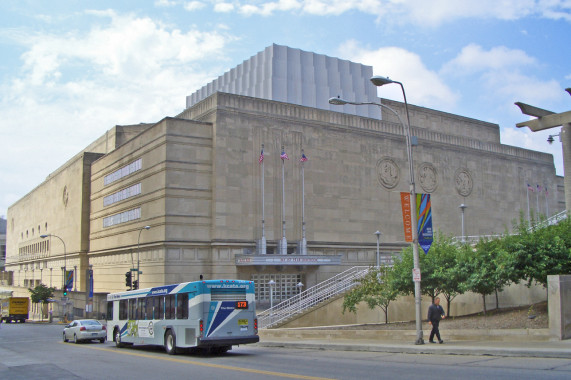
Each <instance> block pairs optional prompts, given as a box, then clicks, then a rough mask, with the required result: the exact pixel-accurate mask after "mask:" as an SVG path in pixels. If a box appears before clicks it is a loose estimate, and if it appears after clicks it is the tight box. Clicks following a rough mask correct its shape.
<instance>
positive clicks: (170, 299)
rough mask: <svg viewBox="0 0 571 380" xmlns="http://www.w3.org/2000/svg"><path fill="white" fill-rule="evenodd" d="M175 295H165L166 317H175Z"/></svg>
mask: <svg viewBox="0 0 571 380" xmlns="http://www.w3.org/2000/svg"><path fill="white" fill-rule="evenodd" d="M175 307H176V303H175V296H174V294H173V295H170V296H166V297H165V319H174V318H175Z"/></svg>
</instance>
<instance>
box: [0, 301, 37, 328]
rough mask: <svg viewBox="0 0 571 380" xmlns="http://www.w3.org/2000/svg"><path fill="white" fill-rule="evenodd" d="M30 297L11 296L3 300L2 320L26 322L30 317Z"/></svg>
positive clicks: (0, 304) (0, 320)
mask: <svg viewBox="0 0 571 380" xmlns="http://www.w3.org/2000/svg"><path fill="white" fill-rule="evenodd" d="M29 304H30V299H29V298H28V297H9V298H4V299H2V300H1V303H0V306H1V309H2V312H1V315H2V319H0V322H6V323H8V322H12V321H15V322H21V323H25V322H26V319H28V311H29V310H28V306H29Z"/></svg>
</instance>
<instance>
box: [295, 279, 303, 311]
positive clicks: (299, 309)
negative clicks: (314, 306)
mask: <svg viewBox="0 0 571 380" xmlns="http://www.w3.org/2000/svg"><path fill="white" fill-rule="evenodd" d="M295 286H296V287H297V289H298V290H299V293H298V294H299V302H298V303H297V306H298V313H301V288H303V283H302V282H301V281H300V282H298V283H297V284H296V285H295Z"/></svg>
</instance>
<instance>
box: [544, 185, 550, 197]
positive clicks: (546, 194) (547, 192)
mask: <svg viewBox="0 0 571 380" xmlns="http://www.w3.org/2000/svg"><path fill="white" fill-rule="evenodd" d="M548 195H549V191H547V186H545V196H548Z"/></svg>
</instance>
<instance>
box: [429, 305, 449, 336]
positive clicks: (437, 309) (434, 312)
mask: <svg viewBox="0 0 571 380" xmlns="http://www.w3.org/2000/svg"><path fill="white" fill-rule="evenodd" d="M444 318H446V315H445V314H444V309H443V308H442V306H440V297H436V298H435V299H434V303H433V304H432V305H430V306H429V307H428V324H429V325H432V331H431V332H430V339H429V340H428V341H429V342H430V343H436V342H434V335H436V337H437V338H438V343H440V344H442V343H444V341H443V340H442V339H440V331H438V325H439V324H440V320H441V319H444Z"/></svg>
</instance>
